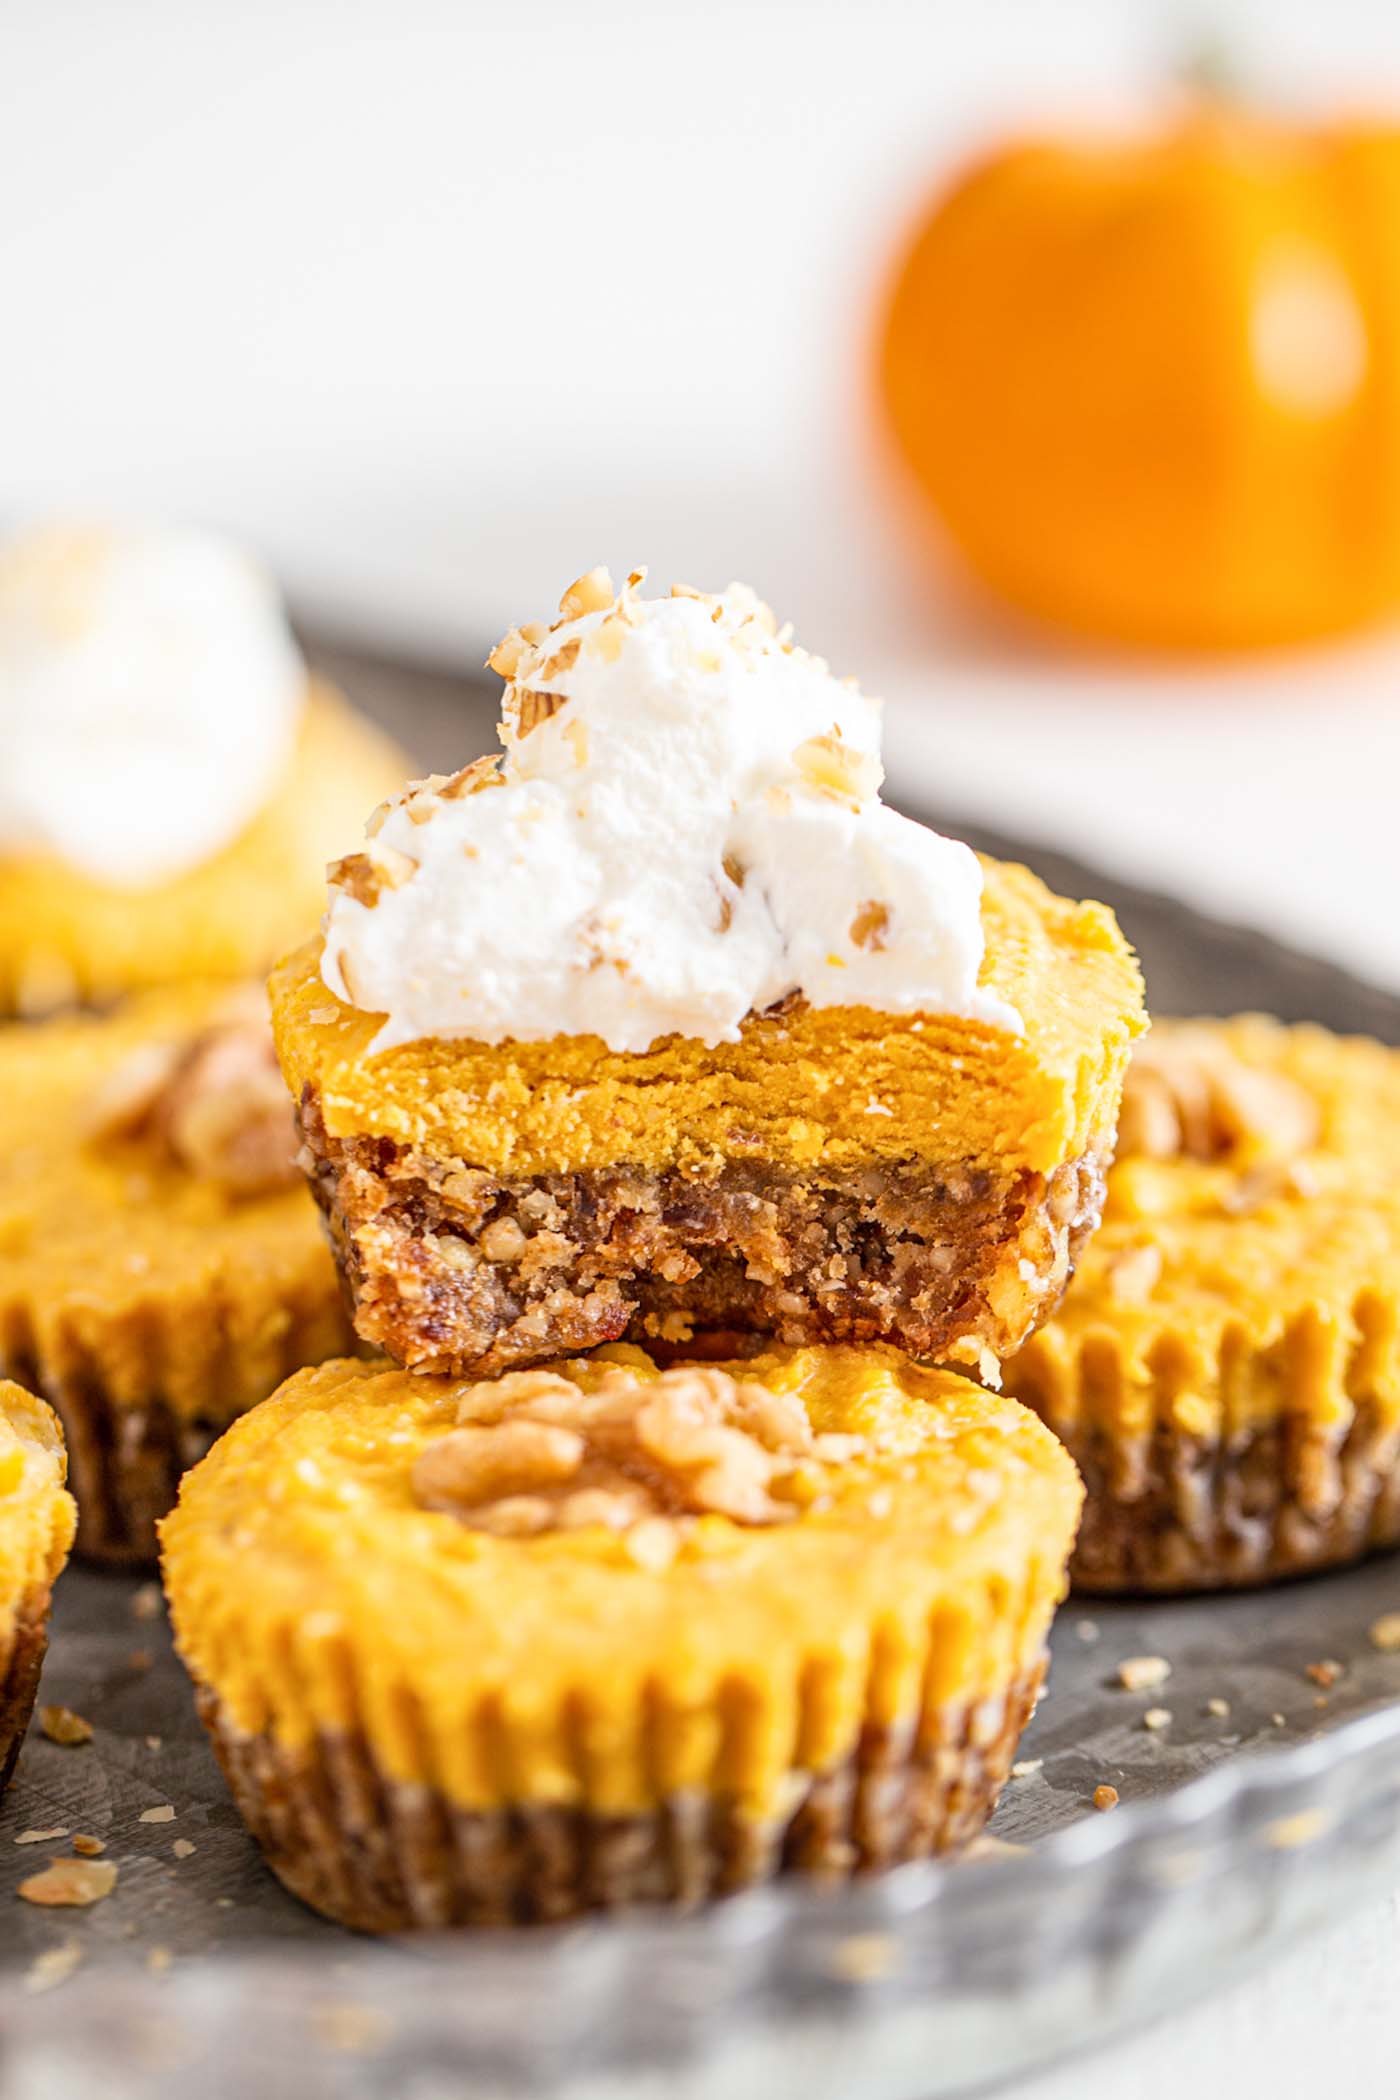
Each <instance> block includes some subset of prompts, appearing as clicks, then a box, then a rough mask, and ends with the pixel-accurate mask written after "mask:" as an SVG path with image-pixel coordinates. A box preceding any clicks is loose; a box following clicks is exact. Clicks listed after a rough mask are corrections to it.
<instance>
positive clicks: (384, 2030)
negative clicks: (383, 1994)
mask: <svg viewBox="0 0 1400 2100" xmlns="http://www.w3.org/2000/svg"><path fill="white" fill-rule="evenodd" d="M306 2017H307V2021H308V2023H309V2025H310V2028H311V2032H312V2033H313V2034H314V2035H315V2037H316V2039H317V2041H318V2042H319V2043H320V2044H321V2047H322V2048H323V2049H335V2050H337V2051H338V2052H339V2053H340V2054H341V2055H342V2056H370V2055H373V2053H374V2052H375V2051H376V2050H377V2049H382V2048H383V2047H384V2045H385V2043H386V2042H387V2041H388V2040H389V2037H390V2036H391V2035H392V2034H393V2031H394V2023H393V2021H392V2020H391V2019H390V2018H389V2015H388V2014H387V2013H384V2012H381V2011H380V2010H379V2008H378V2006H375V2005H355V2004H352V2003H350V2002H348V2001H346V2002H344V2003H337V2002H333V2001H331V2000H327V2001H326V2002H325V2003H323V2004H321V2005H313V2006H310V2007H309V2008H308V2010H307V2015H306Z"/></svg>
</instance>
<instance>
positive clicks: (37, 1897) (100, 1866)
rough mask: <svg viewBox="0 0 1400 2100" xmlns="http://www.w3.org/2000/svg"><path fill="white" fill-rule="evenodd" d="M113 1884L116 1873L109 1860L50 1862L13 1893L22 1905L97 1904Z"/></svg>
mask: <svg viewBox="0 0 1400 2100" xmlns="http://www.w3.org/2000/svg"><path fill="white" fill-rule="evenodd" d="M116 1885H117V1870H116V1868H115V1866H114V1865H113V1864H112V1862H111V1860H109V1859H51V1860H50V1861H49V1863H48V1865H47V1866H46V1867H45V1868H44V1869H43V1870H42V1872H40V1873H38V1874H31V1875H30V1876H29V1878H28V1880H27V1881H22V1882H21V1883H20V1885H19V1888H18V1890H17V1891H16V1894H18V1895H19V1896H21V1897H23V1899H24V1901H25V1902H26V1903H38V1904H42V1905H45V1906H48V1907H53V1906H60V1905H61V1906H63V1907H65V1908H66V1907H70V1906H76V1907H79V1908H85V1907H86V1906H87V1905H88V1904H89V1903H100V1902H101V1901H102V1898H103V1897H104V1896H110V1895H111V1893H112V1891H113V1889H114V1888H115V1887H116Z"/></svg>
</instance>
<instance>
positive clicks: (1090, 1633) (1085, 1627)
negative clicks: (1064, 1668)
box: [1074, 1619, 1099, 1647]
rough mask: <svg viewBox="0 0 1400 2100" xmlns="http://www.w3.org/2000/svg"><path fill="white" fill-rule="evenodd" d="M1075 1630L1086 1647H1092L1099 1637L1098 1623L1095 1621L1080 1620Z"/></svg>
mask: <svg viewBox="0 0 1400 2100" xmlns="http://www.w3.org/2000/svg"><path fill="white" fill-rule="evenodd" d="M1074 1630H1075V1632H1076V1634H1077V1635H1078V1636H1079V1638H1080V1640H1081V1641H1083V1642H1084V1644H1085V1646H1086V1647H1088V1646H1090V1645H1092V1643H1093V1642H1094V1641H1096V1640H1097V1639H1098V1637H1099V1629H1098V1623H1097V1621H1096V1620H1094V1619H1080V1620H1079V1621H1078V1622H1077V1623H1076V1625H1075V1629H1074Z"/></svg>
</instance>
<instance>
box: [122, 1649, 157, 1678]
mask: <svg viewBox="0 0 1400 2100" xmlns="http://www.w3.org/2000/svg"><path fill="white" fill-rule="evenodd" d="M155 1660H156V1659H155V1657H154V1656H153V1655H152V1653H151V1651H150V1649H149V1648H133V1649H132V1650H131V1652H130V1653H129V1654H128V1656H127V1658H126V1666H127V1668H128V1670H134V1671H137V1672H144V1671H146V1670H150V1669H154V1667H155Z"/></svg>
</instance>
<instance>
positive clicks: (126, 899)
mask: <svg viewBox="0 0 1400 2100" xmlns="http://www.w3.org/2000/svg"><path fill="white" fill-rule="evenodd" d="M0 752H3V763H0V1015H13V1014H23V1015H30V1016H34V1015H41V1014H45V1013H48V1012H52V1011H54V1010H57V1009H59V1008H65V1007H72V1006H102V1005H106V1004H108V1003H110V1002H111V1001H112V1000H114V999H116V998H118V997H120V996H121V995H122V994H123V993H126V992H129V991H133V990H137V989H141V988H144V987H147V986H151V985H157V984H163V983H174V982H177V981H184V980H189V979H195V978H212V977H247V976H251V975H253V974H254V973H256V972H259V971H262V970H265V969H266V968H267V967H268V965H269V964H270V963H271V962H272V961H273V960H274V959H275V957H276V956H277V955H278V954H280V953H281V951H282V950H283V949H284V948H285V947H286V945H287V943H288V942H289V941H292V940H296V939H297V938H298V937H299V936H300V934H301V932H302V930H303V929H304V928H305V927H306V926H308V925H312V924H314V923H315V920H316V916H317V914H318V912H319V910H320V907H321V895H322V889H323V885H324V880H325V863H326V861H327V860H328V859H329V858H330V856H331V855H332V854H333V853H338V852H340V851H342V850H343V848H344V845H345V842H346V840H347V839H352V838H353V837H354V836H355V835H356V832H357V830H358V827H359V825H360V823H361V822H362V820H363V817H364V811H365V807H366V804H367V803H369V802H370V801H372V800H373V799H374V798H375V797H376V796H377V795H382V794H386V793H387V792H388V791H389V788H390V787H391V786H392V785H393V784H394V783H395V782H396V781H398V780H401V779H402V777H403V768H404V760H403V757H402V754H401V753H400V752H398V751H397V750H396V749H395V747H394V745H393V744H391V743H390V742H389V740H388V739H387V738H386V737H383V736H381V735H380V733H379V732H378V730H376V729H374V728H372V727H371V725H370V724H369V723H368V722H366V721H364V720H362V719H361V718H360V717H359V716H358V715H356V714H354V713H352V711H351V710H350V709H349V708H348V707H347V706H346V705H345V703H344V701H342V700H341V699H340V697H339V695H338V694H336V693H335V692H333V691H332V690H331V689H330V688H329V687H328V686H326V685H325V684H324V683H323V682H322V681H320V680H318V679H315V678H313V677H310V676H309V675H308V672H307V668H306V665H305V664H304V663H303V661H302V659H301V656H300V653H299V652H298V650H297V647H296V644H295V642H294V640H293V638H292V633H291V630H290V628H289V626H288V624H287V620H286V615H285V614H284V612H283V610H282V607H281V605H280V603H279V602H278V599H277V596H276V593H275V591H274V589H273V587H272V584H271V581H270V580H269V579H268V578H267V577H266V576H265V575H264V574H263V573H262V572H261V571H260V570H259V569H258V568H257V567H256V566H255V565H254V564H253V563H252V562H250V561H249V560H247V559H246V558H245V557H244V556H243V555H242V554H240V553H238V552H237V551H236V550H235V549H233V548H231V547H228V546H225V545H224V544H223V543H222V542H221V541H218V540H215V539H210V538H207V537H206V536H204V535H202V534H198V533H190V532H175V531H170V530H164V531H157V530H153V529H149V528H148V529H140V530H138V529H134V528H128V529H125V530H119V529H117V528H114V527H57V526H55V527H49V528H47V529H44V530H41V531H35V532H31V533H27V534H24V535H22V536H20V537H19V538H17V539H15V540H12V541H11V542H9V543H8V544H7V545H5V546H3V547H0Z"/></svg>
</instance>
